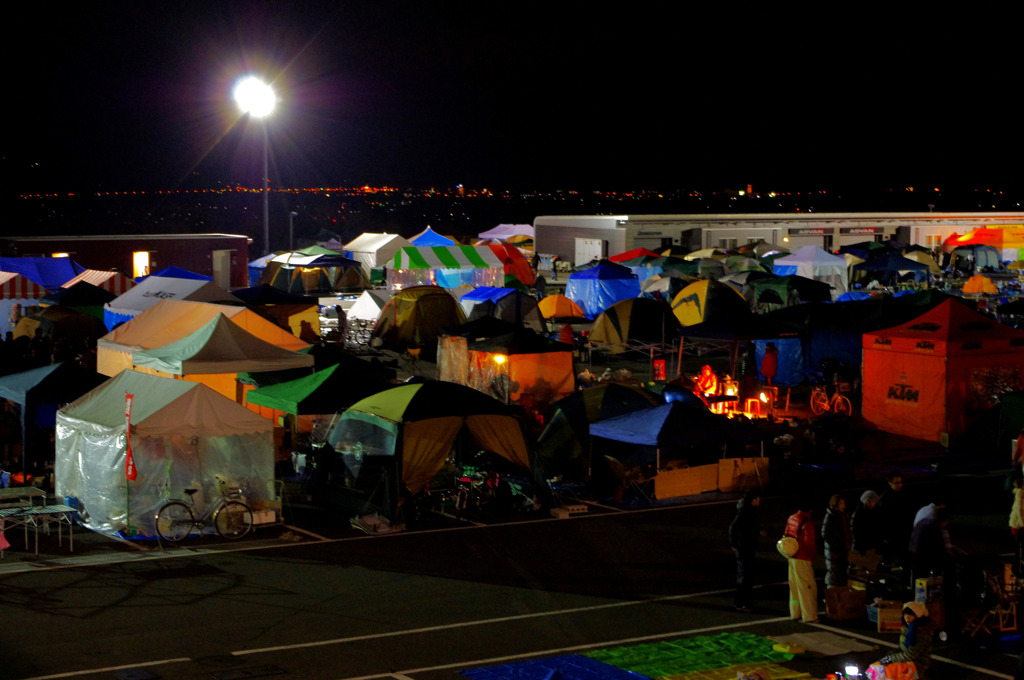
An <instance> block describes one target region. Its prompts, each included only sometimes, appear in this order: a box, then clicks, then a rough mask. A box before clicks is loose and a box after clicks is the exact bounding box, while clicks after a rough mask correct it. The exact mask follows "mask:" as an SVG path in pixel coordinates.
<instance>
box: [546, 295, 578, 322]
mask: <svg viewBox="0 0 1024 680" xmlns="http://www.w3.org/2000/svg"><path fill="white" fill-rule="evenodd" d="M537 307H538V308H539V309H540V313H541V315H543V317H544V318H545V319H572V318H577V319H586V318H587V315H586V313H585V312H584V311H583V310H582V309H581V308H580V306H579V305H578V304H576V303H575V302H573V301H572V300H570V299H569V298H567V297H565V296H564V295H548V296H547V297H546V298H544V299H543V300H541V301H540V302H539V303H537Z"/></svg>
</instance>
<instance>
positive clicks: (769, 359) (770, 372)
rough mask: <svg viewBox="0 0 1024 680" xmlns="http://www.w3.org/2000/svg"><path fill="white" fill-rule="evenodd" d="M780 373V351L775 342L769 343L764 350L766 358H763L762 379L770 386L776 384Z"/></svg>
mask: <svg viewBox="0 0 1024 680" xmlns="http://www.w3.org/2000/svg"><path fill="white" fill-rule="evenodd" d="M778 373H779V350H778V348H776V347H775V343H774V342H769V343H768V345H767V346H766V347H765V348H764V356H763V357H762V358H761V377H763V378H764V381H765V383H767V384H768V385H769V386H771V385H774V384H775V376H776V375H778Z"/></svg>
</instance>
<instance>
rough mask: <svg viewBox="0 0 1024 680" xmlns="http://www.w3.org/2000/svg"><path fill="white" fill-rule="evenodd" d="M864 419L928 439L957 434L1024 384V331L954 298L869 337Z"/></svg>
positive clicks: (864, 367) (866, 340) (866, 342)
mask: <svg viewBox="0 0 1024 680" xmlns="http://www.w3.org/2000/svg"><path fill="white" fill-rule="evenodd" d="M862 347H863V350H864V360H863V364H862V367H861V370H862V371H863V376H864V380H863V384H864V387H863V405H862V411H863V416H864V420H865V421H867V422H868V423H870V424H871V425H873V426H875V427H877V428H878V429H880V430H884V431H886V432H892V433H893V434H900V435H905V436H907V437H914V438H916V439H924V440H927V441H943V439H944V438H945V437H951V438H952V437H956V436H959V435H961V434H963V433H964V432H966V430H967V428H968V427H969V426H970V425H971V424H973V423H974V422H975V421H976V420H977V419H978V417H979V416H980V415H981V414H982V413H983V412H984V411H986V410H987V409H988V408H990V407H992V406H994V405H995V403H996V399H997V398H998V396H999V395H1000V394H1001V393H1002V392H1004V391H1006V389H1007V388H1009V389H1011V390H1020V389H1024V330H1017V329H1014V328H1010V327H1009V326H1005V325H1003V324H1001V323H998V322H997V321H995V320H993V319H991V318H989V317H987V316H985V315H984V314H981V313H980V312H978V311H975V310H974V309H972V308H971V307H969V306H968V305H967V304H965V303H964V302H963V301H961V300H957V299H950V300H946V301H945V302H943V303H941V304H939V305H937V306H936V307H934V308H932V309H931V310H930V311H928V312H925V313H924V314H922V315H921V316H919V317H917V318H916V319H913V320H911V321H909V322H907V323H905V324H902V325H900V326H894V327H892V328H886V329H883V330H880V331H875V332H872V333H865V334H864V336H863V345H862Z"/></svg>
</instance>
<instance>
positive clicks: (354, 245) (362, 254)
mask: <svg viewBox="0 0 1024 680" xmlns="http://www.w3.org/2000/svg"><path fill="white" fill-rule="evenodd" d="M411 245H412V243H410V242H409V241H408V240H406V239H404V238H402V237H401V236H399V235H398V234H363V235H362V236H357V237H356V238H355V239H354V240H352V241H350V242H349V243H347V244H346V245H345V248H344V250H345V257H349V258H352V259H353V260H356V261H357V262H359V264H360V265H361V266H362V268H363V273H364V274H366V277H367V278H369V277H370V270H371V269H373V268H374V267H382V266H384V265H386V264H387V263H388V260H390V259H391V258H393V257H394V256H395V253H396V252H398V249H399V248H406V247H409V246H411Z"/></svg>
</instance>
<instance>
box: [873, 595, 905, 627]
mask: <svg viewBox="0 0 1024 680" xmlns="http://www.w3.org/2000/svg"><path fill="white" fill-rule="evenodd" d="M901 628H903V603H902V602H900V601H899V600H880V601H879V602H878V628H877V630H878V632H879V633H898V632H900V629H901Z"/></svg>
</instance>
